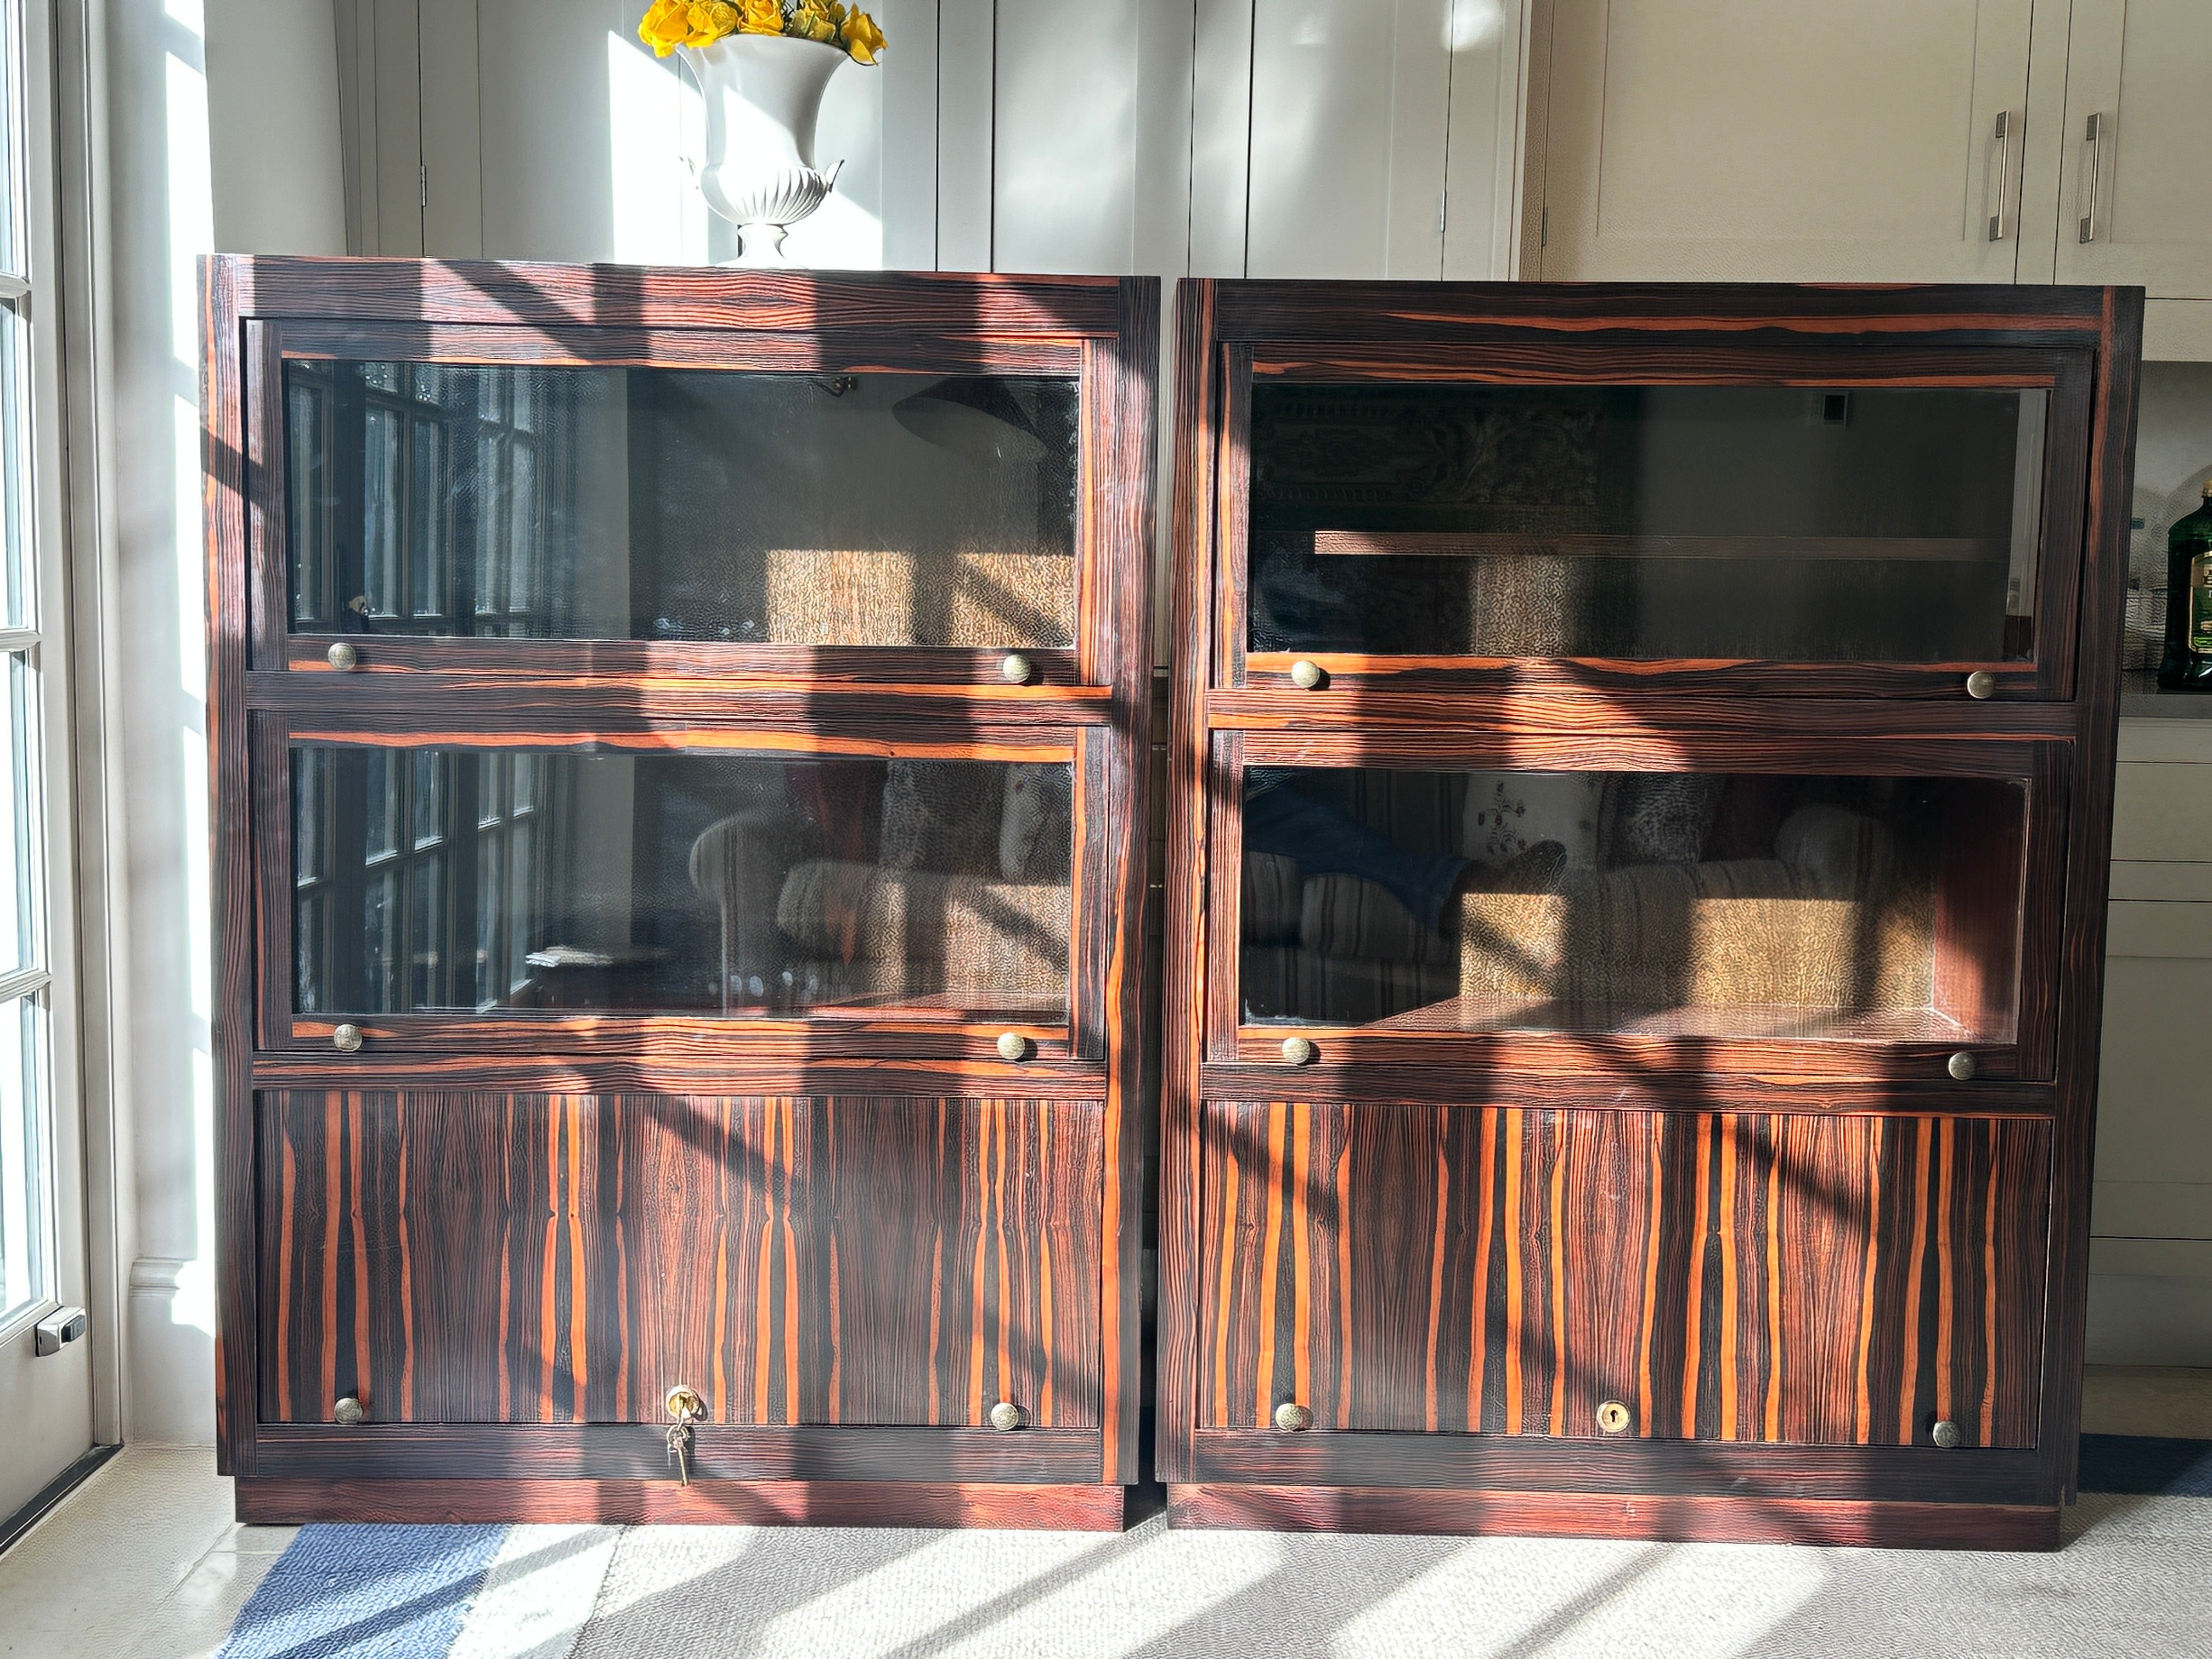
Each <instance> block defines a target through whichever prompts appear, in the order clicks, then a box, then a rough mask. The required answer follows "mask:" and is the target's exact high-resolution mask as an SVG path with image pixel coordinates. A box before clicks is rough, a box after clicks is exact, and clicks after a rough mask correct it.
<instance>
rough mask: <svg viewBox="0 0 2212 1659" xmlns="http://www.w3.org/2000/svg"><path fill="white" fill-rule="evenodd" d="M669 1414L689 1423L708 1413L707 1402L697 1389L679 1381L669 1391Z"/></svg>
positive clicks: (681, 1421)
mask: <svg viewBox="0 0 2212 1659" xmlns="http://www.w3.org/2000/svg"><path fill="white" fill-rule="evenodd" d="M667 1403H668V1414H669V1415H670V1416H671V1417H672V1418H674V1419H676V1420H677V1421H678V1422H679V1423H688V1422H690V1420H691V1419H694V1418H696V1417H704V1416H705V1415H706V1414H707V1402H706V1401H703V1400H702V1399H701V1398H700V1397H699V1391H698V1390H697V1389H694V1388H690V1387H687V1386H686V1385H685V1384H684V1383H678V1384H677V1385H676V1386H675V1387H674V1388H672V1389H670V1390H669V1391H668V1402H667Z"/></svg>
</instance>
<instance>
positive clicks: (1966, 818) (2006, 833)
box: [1212, 733, 2063, 1084]
mask: <svg viewBox="0 0 2212 1659" xmlns="http://www.w3.org/2000/svg"><path fill="white" fill-rule="evenodd" d="M1228 746H1230V747H1231V748H1232V749H1233V750H1236V751H1237V752H1238V753H1240V754H1241V756H1242V758H1243V768H1242V776H1243V785H1242V789H1241V791H1240V792H1239V793H1238V799H1237V803H1236V807H1237V810H1236V811H1235V812H1234V813H1233V815H1232V814H1230V813H1227V812H1223V813H1222V814H1221V816H1220V817H1218V819H1217V822H1223V821H1225V820H1226V821H1227V822H1228V823H1233V825H1234V831H1233V833H1232V835H1231V836H1225V837H1224V840H1225V842H1230V843H1231V844H1233V846H1234V847H1235V850H1236V852H1237V859H1238V866H1237V868H1238V879H1237V881H1236V882H1235V883H1233V884H1231V883H1228V882H1223V883H1220V884H1217V886H1216V888H1215V891H1217V892H1218V893H1224V894H1229V895H1233V896H1235V899H1236V908H1235V911H1234V913H1233V914H1227V913H1224V914H1218V915H1217V916H1216V917H1215V918H1214V921H1213V926H1212V939H1213V941H1214V950H1215V952H1216V955H1215V959H1214V970H1213V976H1212V977H1213V982H1214V985H1215V987H1216V988H1215V992H1214V1012H1215V1018H1216V1021H1217V1025H1216V1030H1217V1032H1218V1038H1217V1041H1216V1043H1215V1045H1214V1053H1215V1055H1216V1057H1217V1058H1219V1059H1223V1060H1228V1059H1243V1060H1279V1059H1280V1058H1281V1057H1283V1056H1284V1055H1286V1054H1291V1052H1293V1051H1292V1049H1291V1048H1285V1046H1284V1045H1285V1041H1286V1040H1297V1039H1303V1040H1304V1045H1305V1047H1304V1048H1299V1049H1297V1053H1299V1054H1304V1055H1306V1056H1307V1057H1309V1058H1311V1057H1316V1056H1317V1057H1319V1058H1321V1059H1322V1060H1332V1059H1348V1058H1351V1057H1352V1056H1354V1055H1358V1056H1361V1057H1364V1058H1369V1059H1373V1058H1378V1057H1382V1056H1385V1055H1389V1056H1394V1057H1395V1058H1397V1059H1401V1060H1409V1061H1410V1060H1431V1061H1439V1060H1462V1061H1476V1062H1478V1063H1479V1062H1480V1061H1482V1060H1498V1061H1501V1062H1503V1061H1504V1060H1506V1059H1508V1058H1510V1059H1511V1060H1512V1061H1513V1063H1515V1064H1518V1065H1524V1066H1533V1067H1534V1069H1540V1070H1541V1069H1545V1068H1546V1065H1547V1062H1546V1061H1545V1060H1544V1059H1543V1058H1542V1057H1543V1055H1544V1054H1545V1053H1546V1052H1547V1048H1550V1049H1551V1050H1553V1053H1552V1062H1551V1063H1552V1064H1553V1066H1554V1067H1556V1066H1558V1065H1568V1064H1589V1063H1595V1062H1596V1061H1597V1057H1598V1056H1599V1055H1601V1054H1607V1055H1613V1056H1616V1057H1618V1056H1620V1055H1626V1054H1632V1053H1633V1054H1641V1055H1643V1056H1644V1057H1645V1058H1646V1059H1647V1060H1680V1059H1683V1058H1684V1056H1686V1055H1688V1056H1692V1057H1693V1058H1694V1059H1695V1060H1696V1063H1697V1066H1699V1067H1700V1068H1705V1069H1712V1070H1729V1069H1737V1068H1739V1067H1741V1068H1747V1069H1756V1068H1758V1067H1759V1066H1772V1065H1776V1064H1781V1063H1784V1062H1783V1061H1782V1060H1780V1059H1779V1058H1778V1056H1780V1055H1782V1054H1784V1053H1787V1054H1789V1056H1790V1059H1789V1061H1788V1064H1789V1065H1790V1066H1792V1067H1793V1068H1796V1069H1802V1070H1808V1071H1813V1072H1827V1073H1834V1074H1850V1073H1857V1074H1858V1075H1862V1076H1864V1077H1867V1078H1869V1079H1891V1080H1894V1081H1896V1082H1899V1083H1911V1082H1914V1081H1918V1082H1922V1083H1928V1084H1940V1083H1941V1082H1942V1079H1944V1078H1946V1077H1949V1078H1951V1079H1954V1080H1959V1081H1964V1080H1966V1079H1973V1078H1980V1079H1984V1080H1998V1079H2010V1080H2026V1079H2039V1078H2044V1077H2047V1076H2048V1065H2049V1058H2048V1057H2049V1054H2050V1047H2051V1041H2052V1036H2053V1033H2052V1030H2051V1009H2050V1006H2049V1005H2048V994H2047V992H2046V990H2045V986H2046V985H2047V983H2048V981H2049V978H2050V969H2051V963H2052V962H2053V960H2054V952H2055V949H2056V945H2055V938H2054V933H2055V925H2054V924H2055V921H2056V918H2055V917H2053V916H2051V915H2048V914H2046V913H2045V912H2043V911H2039V910H2030V909H2027V908H2026V907H2025V906H2024V902H2023V900H2024V895H2025V893H2026V892H2027V872H2028V870H2029V869H2030V868H2031V867H2033V861H2034V860H2037V859H2038V858H2043V859H2048V858H2050V857H2051V856H2052V852H2051V849H2052V848H2054V847H2055V846H2056V845H2057V836H2058V834H2059V831H2058V828H2057V823H2058V820H2057V817H2055V816H2054V814H2055V812H2056V811H2058V810H2059V802H2060V800H2061V799H2062V798H2063V760H2062V757H2059V756H2058V755H2057V753H2055V752H2053V750H2051V747H2050V746H2047V745H2037V744H2017V743H2005V742H1994V741H1987V742H1984V741H1977V742H1972V743H1967V744H1959V745H1958V746H1957V749H1958V752H1957V753H1955V754H1954V755H1953V756H1950V757H1947V763H1946V765H1945V766H1944V767H1943V769H1941V770H1934V769H1923V768H1921V767H1916V766H1911V765H1905V764H1899V763H1898V760H1899V759H1902V758H1903V757H1896V758H1889V757H1884V756H1882V755H1881V754H1878V753H1875V752H1872V751H1870V750H1869V749H1868V748H1867V746H1866V745H1863V744H1861V745H1854V744H1841V743H1831V744H1827V745H1826V747H1825V750H1824V752H1823V758H1822V760H1821V761H1820V763H1818V764H1814V765H1802V764H1799V765H1786V766H1785V765H1784V764H1782V763H1780V762H1779V761H1778V760H1777V759H1775V758H1774V757H1772V756H1771V754H1768V755H1764V756H1762V755H1759V754H1758V753H1756V752H1754V746H1753V745H1749V744H1743V743H1741V742H1737V743H1735V744H1729V745H1727V746H1725V748H1723V747H1715V748H1714V749H1712V750H1710V751H1708V752H1699V746H1698V745H1695V744H1675V743H1670V744H1667V745H1666V748H1667V750H1668V752H1667V753H1666V754H1664V755H1663V756H1662V755H1658V754H1655V755H1653V756H1652V757H1650V759H1648V760H1642V761H1641V763H1632V761H1637V760H1638V759H1639V757H1633V756H1632V755H1629V754H1623V755H1621V756H1620V759H1619V761H1618V762H1616V763H1613V764H1609V765H1606V766H1602V767H1599V766H1589V767H1586V768H1583V769H1565V768H1563V767H1548V768H1547V767H1543V766H1539V765H1535V764H1532V763H1528V762H1527V761H1524V760H1520V759H1517V758H1511V757H1499V758H1500V760H1501V761H1502V762H1503V763H1493V764H1474V763H1464V762H1463V763H1460V764H1449V763H1448V762H1449V760H1450V759H1451V758H1453V757H1450V755H1449V750H1451V749H1452V748H1454V747H1461V748H1465V747H1466V746H1467V744H1466V741H1465V740H1464V739H1460V740H1456V741H1445V740H1439V741H1437V742H1435V743H1433V744H1431V757H1432V758H1428V759H1425V760H1424V759H1421V758H1420V757H1416V756H1413V755H1408V754H1404V753H1394V752H1391V750H1392V745H1391V744H1389V742H1388V741H1386V740H1376V739H1372V738H1368V739H1364V740H1363V737H1362V735H1361V734H1358V733H1348V734H1345V735H1344V736H1343V737H1341V738H1337V739H1335V740H1334V742H1333V743H1332V744H1331V745H1330V746H1331V747H1333V748H1336V749H1340V750H1342V751H1344V752H1343V753H1342V754H1341V756H1330V757H1328V758H1326V759H1323V758H1322V757H1319V756H1316V755H1315V754H1314V753H1313V750H1314V749H1316V748H1318V747H1320V746H1321V745H1319V744H1310V745H1302V744H1297V743H1296V742H1293V741H1288V740H1285V739H1283V738H1262V737H1261V736H1259V735H1258V734H1252V733H1247V734H1244V735H1243V736H1242V737H1241V738H1234V739H1230V740H1228ZM1466 758H1467V760H1468V761H1472V760H1473V759H1474V757H1472V756H1468V757H1466ZM1221 775H1223V776H1225V777H1227V776H1233V775H1235V774H1234V772H1233V771H1232V770H1231V768H1229V767H1227V766H1225V767H1224V768H1223V769H1222V774H1221ZM1224 850H1227V848H1226V847H1225V848H1224ZM1224 908H1225V907H1224Z"/></svg>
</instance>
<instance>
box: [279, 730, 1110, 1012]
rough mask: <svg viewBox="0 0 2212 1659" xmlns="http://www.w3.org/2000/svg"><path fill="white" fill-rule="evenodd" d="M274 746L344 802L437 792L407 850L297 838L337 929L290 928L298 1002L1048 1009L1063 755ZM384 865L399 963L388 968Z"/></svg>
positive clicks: (1063, 834) (1059, 885)
mask: <svg viewBox="0 0 2212 1659" xmlns="http://www.w3.org/2000/svg"><path fill="white" fill-rule="evenodd" d="M293 757H294V759H293V763H294V767H295V775H297V774H298V773H300V772H301V771H304V770H305V769H307V767H309V766H312V765H314V764H318V763H319V764H322V765H325V766H327V767H328V768H329V769H331V773H332V774H333V775H334V776H335V778H336V780H337V795H338V798H339V799H341V800H343V799H348V798H349V793H350V792H351V791H354V790H360V791H362V793H367V794H370V795H374V788H373V787H371V786H370V784H369V781H368V780H369V777H370V775H372V774H377V775H386V776H410V777H416V778H418V779H419V778H421V777H423V776H428V775H436V776H440V777H441V778H442V779H443V782H442V783H441V785H440V786H439V787H441V789H442V790H443V791H444V792H445V794H446V797H447V799H449V800H450V801H452V802H453V804H454V810H453V811H451V812H449V813H448V814H447V815H446V817H445V819H444V822H445V823H446V825H447V830H446V834H445V836H444V837H443V839H442V840H441V841H438V842H435V843H431V844H429V845H428V846H416V845H410V846H407V847H405V848H399V849H398V850H396V851H394V852H391V853H385V854H375V853H373V852H372V850H371V840H372V836H373V834H374V831H373V830H372V829H371V828H369V827H368V826H367V825H365V824H364V823H363V822H362V819H361V818H360V817H350V818H349V817H347V816H346V815H345V814H343V813H342V812H340V813H333V814H331V815H330V817H327V818H326V819H325V820H323V821H322V825H321V833H322V836H323V841H322V844H321V845H320V846H319V847H318V848H313V849H308V848H295V852H294V858H295V881H296V879H297V878H298V869H299V868H300V867H304V866H305V865H306V863H307V861H309V860H312V861H313V865H314V867H316V868H319V869H322V870H325V871H328V872H331V873H330V875H329V876H328V878H326V879H327V883H328V884H329V885H330V887H331V889H332V890H335V891H337V893H338V894H339V895H340V901H339V902H338V903H337V905H336V906H335V908H333V909H332V910H331V912H330V915H329V918H328V920H329V923H330V925H331V927H337V928H339V929H341V930H342V931H341V932H340V933H338V934H337V937H335V938H332V939H327V940H322V939H310V938H309V937H308V935H307V933H304V932H303V933H301V935H300V936H299V939H298V941H297V948H298V951H299V952H300V956H299V961H298V964H297V965H298V973H297V975H296V978H297V982H298V984H299V985H300V987H301V990H300V992H299V1003H298V1006H299V1007H300V1008H301V1011H302V1012H306V1011H307V1010H308V1009H309V1008H310V1007H312V1008H313V1009H315V1010H317V1011H319V1012H324V1013H345V1012H386V1011H387V1010H388V1011H392V1012H429V1011H439V1010H465V1009H470V1008H473V1009H476V1010H479V1011H489V1010H491V1009H494V1008H514V1009H552V1010H557V1009H572V1008H626V1009H634V1010H638V1011H641V1012H651V1011H654V1010H665V1011H669V1012H723V1013H733V1014H737V1013H761V1012H771V1011H775V1010H779V1009H793V1008H801V1009H831V1008H837V1007H852V1008H874V1007H884V1006H897V1007H901V1008H908V1009H916V1010H921V1011H923V1012H932V1013H941V1014H951V1013H961V1012H975V1013H978V1014H980V1013H981V1012H992V1013H996V1014H1000V1015H1004V1016H1006V1017H1009V1018H1037V1019H1051V1020H1055V1021H1057V1020H1059V1019H1062V1018H1066V1008H1067V976H1068V953H1069V923H1070V915H1069V905H1070V902H1071V899H1070V880H1069V877H1070V866H1071V864H1072V861H1073V829H1072V819H1073V812H1072V802H1071V799H1070V788H1071V784H1072V769H1071V768H1070V767H1068V766H1067V765H1066V763H1024V764H1018V765H1005V764H1000V763H989V762H981V761H940V760H927V761H924V760H892V761H882V760H868V759H853V760H847V759H815V758H805V759H786V758H784V757H778V756H767V755H745V754H739V755H680V754H679V755H659V754H643V755H622V754H576V753H569V752H557V753H553V752H540V753H534V754H532V755H529V756H527V757H520V756H510V755H505V754H498V753H487V752H484V751H481V750H467V749H448V750H364V749H360V748H339V747H316V748H307V747H301V748H299V749H295V750H294V751H293ZM417 787H418V791H419V788H420V786H419V784H418V786H417ZM417 800H418V804H419V800H420V795H419V793H418V796H417ZM402 872H405V873H404V880H405V881H406V883H407V884H408V885H407V886H406V888H405V892H406V894H407V895H408V902H409V904H410V916H409V922H408V927H409V932H408V934H407V938H406V940H405V950H406V952H407V957H408V959H409V961H410V963H412V964H413V969H412V971H411V972H410V974H408V975H400V976H395V975H394V972H393V969H392V961H393V959H394V955H395V952H396V951H398V948H399V947H398V940H397V939H396V937H395V930H396V928H397V927H398V921H397V919H396V917H395V916H394V915H393V914H392V908H393V906H394V904H395V902H396V896H397V895H398V892H399V891H400V890H399V889H398V888H396V887H395V886H394V885H393V883H394V882H395V880H398V879H399V878H401V874H402ZM348 895H351V896H348ZM356 919H357V920H356ZM349 921H351V922H352V927H351V928H350V929H348V927H347V924H348V923H349ZM311 949H313V950H319V951H320V954H319V955H313V956H311V955H310V954H309V953H310V951H311ZM387 995H396V996H399V997H402V998H403V999H404V1000H400V1001H396V1002H394V1001H386V1000H381V999H384V998H386V996H387Z"/></svg>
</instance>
